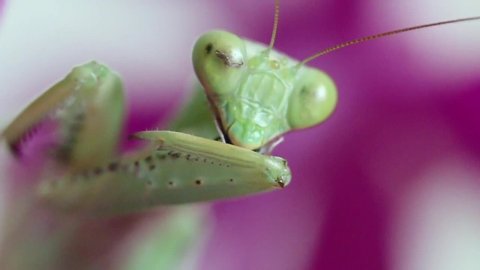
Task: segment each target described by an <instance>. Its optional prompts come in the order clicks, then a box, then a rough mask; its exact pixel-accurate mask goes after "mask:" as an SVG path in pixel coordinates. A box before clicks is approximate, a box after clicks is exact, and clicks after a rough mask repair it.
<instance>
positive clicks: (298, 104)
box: [288, 68, 337, 129]
mask: <svg viewBox="0 0 480 270" xmlns="http://www.w3.org/2000/svg"><path fill="white" fill-rule="evenodd" d="M336 104H337V90H336V87H335V84H334V83H333V81H332V79H330V77H329V76H328V75H326V74H325V73H323V72H320V71H318V70H315V69H310V68H307V69H306V70H305V72H304V73H303V74H302V75H301V76H300V77H299V79H298V81H297V87H296V88H295V89H294V91H293V93H292V95H291V97H290V101H289V107H288V121H289V124H290V126H291V127H292V128H293V129H302V128H307V127H311V126H314V125H317V124H319V123H321V122H323V121H325V120H326V119H327V118H328V117H329V116H330V115H331V114H332V112H333V110H334V109H335V106H336Z"/></svg>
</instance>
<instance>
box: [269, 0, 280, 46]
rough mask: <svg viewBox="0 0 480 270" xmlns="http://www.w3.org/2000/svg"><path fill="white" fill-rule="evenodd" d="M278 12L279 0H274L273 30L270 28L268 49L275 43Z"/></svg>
mask: <svg viewBox="0 0 480 270" xmlns="http://www.w3.org/2000/svg"><path fill="white" fill-rule="evenodd" d="M279 13H280V0H275V15H274V17H273V30H272V38H271V39H270V44H269V45H268V51H269V52H270V50H272V49H273V45H274V44H275V38H276V37H277V29H278V14H279Z"/></svg>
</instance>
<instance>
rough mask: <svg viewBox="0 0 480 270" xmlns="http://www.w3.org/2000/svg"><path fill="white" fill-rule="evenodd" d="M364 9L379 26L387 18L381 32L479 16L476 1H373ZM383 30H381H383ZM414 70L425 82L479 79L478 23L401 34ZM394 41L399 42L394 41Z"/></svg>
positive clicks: (479, 46) (479, 44)
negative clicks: (444, 79) (442, 79)
mask: <svg viewBox="0 0 480 270" xmlns="http://www.w3.org/2000/svg"><path fill="white" fill-rule="evenodd" d="M374 2H375V3H372V4H371V5H369V8H367V9H365V12H366V13H368V14H367V15H366V17H367V18H369V19H370V20H372V21H374V23H376V24H378V19H379V18H388V21H386V23H387V24H388V25H385V29H384V30H391V29H396V28H402V27H408V26H414V25H420V24H425V23H433V22H438V21H445V20H453V19H459V18H466V17H474V16H480V1H477V0H458V1H445V0H440V1H438V0H407V1H405V0H394V1H374ZM382 31H383V30H382ZM401 35H402V38H401V39H402V40H407V45H408V47H409V51H410V52H411V53H412V55H409V57H412V58H414V59H416V60H418V61H416V64H417V65H418V66H416V68H417V69H420V70H422V73H423V74H422V76H427V77H425V79H432V80H438V78H439V77H442V76H445V77H448V79H453V80H457V81H459V82H461V81H462V80H465V79H469V78H472V77H473V78H478V74H479V73H478V70H480V50H479V48H480V20H477V21H472V22H464V23H457V24H451V25H444V26H440V27H434V28H430V29H423V30H417V31H413V32H410V33H408V34H401ZM397 40H400V38H399V39H397Z"/></svg>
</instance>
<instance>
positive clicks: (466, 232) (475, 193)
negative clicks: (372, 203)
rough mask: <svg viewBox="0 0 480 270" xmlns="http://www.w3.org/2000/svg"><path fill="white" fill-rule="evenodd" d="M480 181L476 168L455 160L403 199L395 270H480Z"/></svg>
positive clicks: (434, 170)
mask: <svg viewBox="0 0 480 270" xmlns="http://www.w3.org/2000/svg"><path fill="white" fill-rule="evenodd" d="M479 179H480V170H479V168H478V166H476V164H472V163H471V162H469V161H468V159H465V157H457V158H450V159H448V160H445V162H444V163H439V164H436V165H435V166H433V167H432V168H430V169H429V170H427V171H426V172H425V174H424V175H422V176H420V177H419V178H418V179H416V181H417V183H418V184H416V185H412V186H411V187H410V190H409V191H408V192H404V193H402V194H401V195H399V196H398V197H399V198H401V199H400V200H399V201H397V202H396V203H397V207H398V208H397V209H398V212H397V213H396V215H395V219H394V223H393V224H394V226H393V231H391V233H392V236H393V237H392V240H393V241H392V243H391V244H392V246H391V255H392V259H393V260H392V266H393V267H392V268H391V269H394V270H425V269H435V270H478V269H480V196H479V194H480V183H479V182H478V180H479Z"/></svg>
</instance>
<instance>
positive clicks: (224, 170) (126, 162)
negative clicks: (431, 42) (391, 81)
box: [2, 1, 480, 213]
mask: <svg viewBox="0 0 480 270" xmlns="http://www.w3.org/2000/svg"><path fill="white" fill-rule="evenodd" d="M278 14H279V3H278V1H276V2H275V16H274V18H275V19H274V27H273V31H272V37H271V41H270V44H269V45H263V44H259V43H256V42H254V41H250V40H246V39H242V38H240V37H238V36H237V35H235V34H232V33H229V32H225V31H212V32H208V33H206V34H204V35H202V36H201V37H200V38H199V39H198V41H197V42H196V44H195V45H194V49H193V55H192V59H193V66H194V69H195V73H196V75H197V77H198V79H199V81H200V83H201V88H203V89H204V91H198V92H197V93H196V94H195V95H194V97H193V98H192V100H191V102H190V104H189V106H187V107H186V108H185V109H184V111H183V112H182V113H181V114H180V116H179V117H178V118H177V119H176V120H175V121H174V123H173V124H172V125H171V126H170V128H169V129H171V130H172V131H144V132H138V133H135V134H133V135H132V136H131V137H132V138H133V139H136V140H139V141H142V142H144V145H143V147H142V148H141V149H140V150H137V151H133V152H130V153H127V154H119V151H118V144H119V137H120V133H121V130H122V125H123V114H124V112H123V107H124V97H123V87H122V82H121V79H120V77H119V76H118V75H117V74H116V73H115V72H113V71H111V70H110V69H109V68H108V67H106V66H104V65H102V64H99V63H96V62H90V63H87V64H84V65H81V66H79V67H76V68H74V69H73V71H71V72H70V73H69V74H68V75H67V76H66V78H65V79H63V80H61V81H60V82H58V83H56V84H55V85H53V86H52V87H51V88H50V89H48V90H47V91H46V92H45V93H44V94H42V95H41V96H40V97H38V98H37V99H36V100H34V101H33V102H32V103H31V104H30V105H29V106H28V107H27V108H26V109H25V110H24V111H23V112H21V113H20V114H19V116H18V117H16V118H15V119H14V120H13V122H12V123H11V124H10V125H8V126H7V128H6V129H5V130H4V131H3V133H2V137H3V139H4V140H5V142H6V144H7V146H8V147H9V148H10V149H11V150H12V153H13V154H15V155H16V156H19V155H20V154H21V150H22V145H23V144H22V141H23V140H24V138H25V137H26V135H27V134H28V133H29V132H30V130H31V129H32V128H33V127H35V126H36V125H38V124H39V123H41V122H43V121H45V119H50V120H54V121H55V122H56V123H57V126H56V131H57V136H58V143H57V144H55V145H52V146H50V149H49V151H48V154H46V158H47V159H48V160H49V162H50V163H52V164H55V166H54V167H55V170H52V169H51V168H52V166H48V169H45V173H43V174H42V177H41V179H40V181H39V184H38V186H37V190H36V191H35V194H36V196H38V198H39V199H40V200H41V201H42V202H45V203H47V204H48V205H51V206H52V207H55V208H60V209H64V210H66V211H88V212H106V213H116V212H134V211H139V210H143V209H146V208H150V207H153V206H156V205H169V204H182V203H193V202H202V201H212V200H219V199H224V198H234V197H239V196H245V195H250V194H255V193H259V192H266V191H271V190H275V189H279V188H283V187H285V186H287V185H288V184H289V183H290V180H291V172H290V169H289V167H288V164H287V162H286V160H284V159H282V158H280V157H275V156H271V155H270V153H271V152H272V150H273V149H274V148H275V146H276V145H277V144H278V143H280V142H281V140H282V136H283V134H285V133H287V132H290V131H292V130H299V129H304V128H308V127H312V126H315V125H318V124H320V123H322V122H324V121H325V120H326V119H327V118H328V117H329V116H330V115H331V114H332V112H333V111H334V109H335V106H336V104H337V91H336V87H335V84H334V82H333V80H332V79H331V78H330V77H329V76H328V75H327V74H325V73H324V72H322V71H320V70H318V69H315V68H312V67H308V66H307V65H306V64H307V63H308V62H310V61H311V60H313V59H315V58H317V57H319V56H321V55H324V54H327V53H330V52H333V51H335V50H338V49H341V48H344V47H347V46H350V45H353V44H357V43H360V42H364V41H368V40H372V39H377V38H381V37H385V36H389V35H394V34H398V33H401V32H407V31H411V30H416V29H420V28H427V27H432V26H437V25H443V24H449V23H457V22H465V21H473V20H479V19H480V17H470V18H464V19H458V20H451V21H443V22H438V23H432V24H425V25H419V26H414V27H409V28H403V29H399V30H394V31H389V32H385V33H381V34H376V35H371V36H367V37H362V38H359V39H354V40H352V41H348V42H345V43H342V44H339V45H336V46H333V47H331V48H328V49H326V50H322V51H320V52H318V53H316V54H314V55H312V56H311V57H308V58H306V59H305V60H303V61H297V60H295V59H292V58H290V57H289V56H287V55H285V54H282V53H280V52H277V51H275V50H274V42H275V36H276V32H277V25H278ZM173 130H174V131H173Z"/></svg>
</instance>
